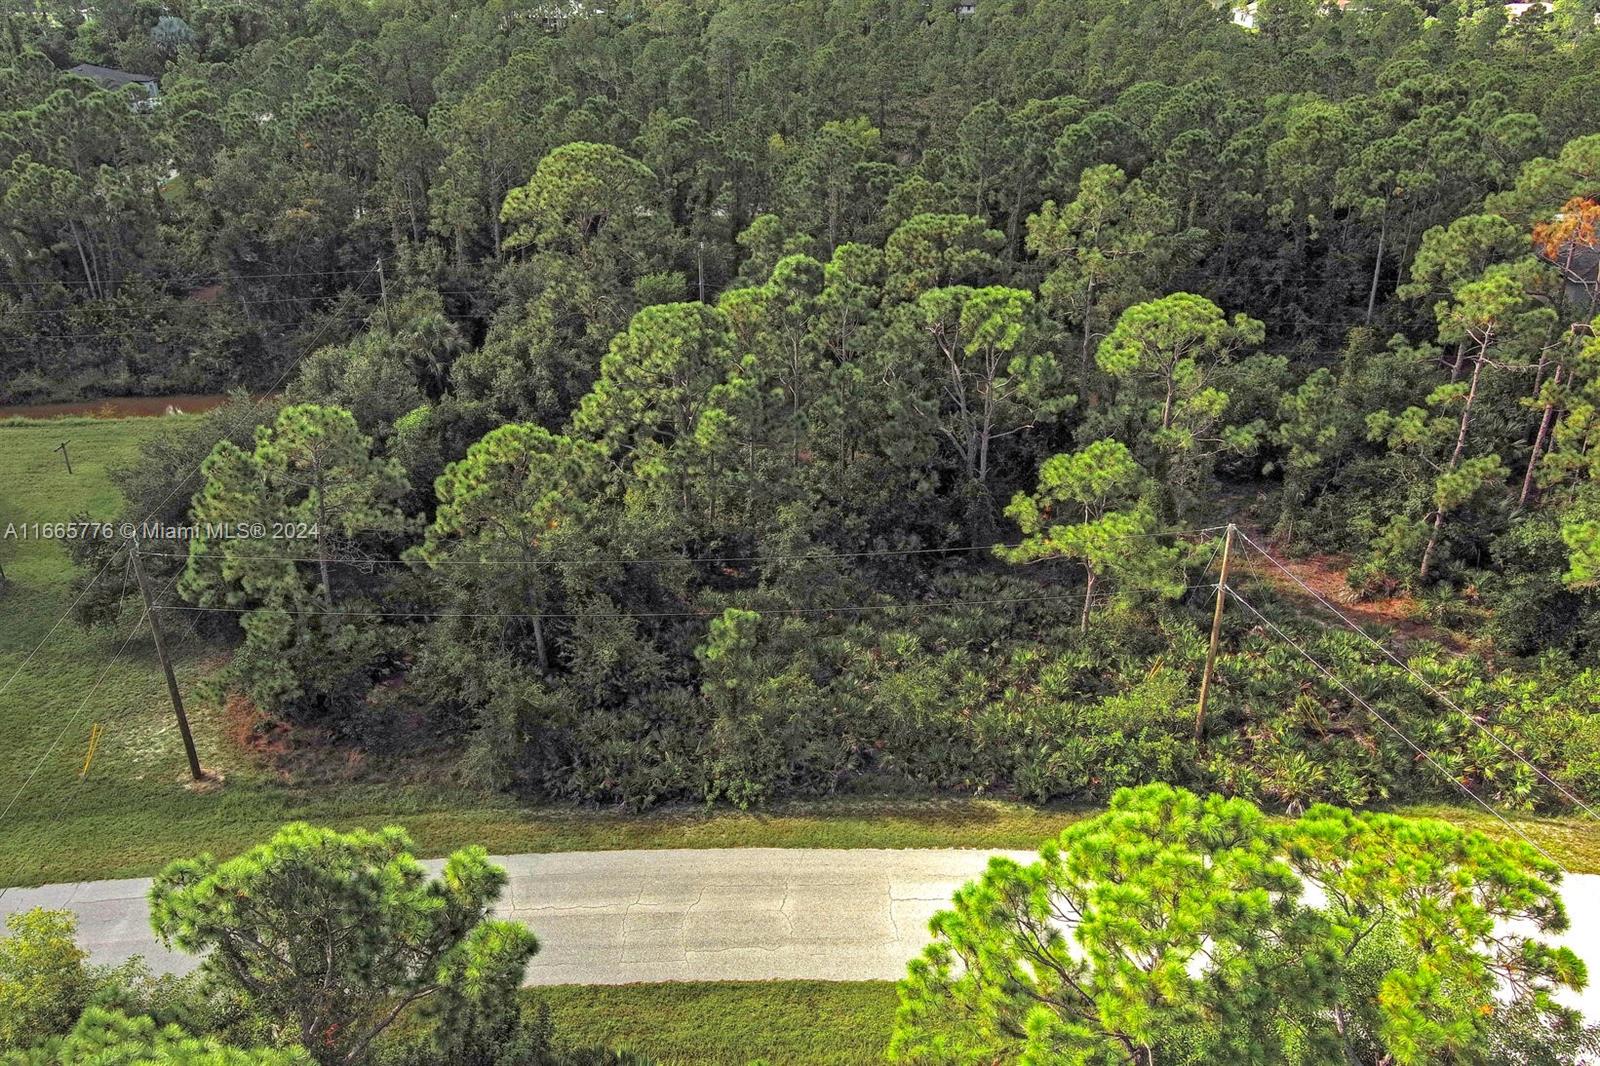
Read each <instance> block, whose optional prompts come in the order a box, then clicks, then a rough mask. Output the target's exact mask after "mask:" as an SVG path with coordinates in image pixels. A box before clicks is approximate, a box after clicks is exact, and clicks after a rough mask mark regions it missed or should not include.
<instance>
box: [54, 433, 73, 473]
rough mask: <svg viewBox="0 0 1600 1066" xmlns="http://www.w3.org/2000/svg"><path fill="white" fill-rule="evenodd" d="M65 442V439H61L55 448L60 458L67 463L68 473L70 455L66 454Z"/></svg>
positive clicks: (70, 462)
mask: <svg viewBox="0 0 1600 1066" xmlns="http://www.w3.org/2000/svg"><path fill="white" fill-rule="evenodd" d="M67 443H68V442H67V441H62V442H61V443H60V444H57V445H56V449H55V450H56V451H58V452H60V453H61V458H62V460H63V461H65V462H66V464H67V473H69V474H70V473H72V456H70V455H68V454H67Z"/></svg>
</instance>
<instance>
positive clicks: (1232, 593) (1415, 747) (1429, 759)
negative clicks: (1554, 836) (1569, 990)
mask: <svg viewBox="0 0 1600 1066" xmlns="http://www.w3.org/2000/svg"><path fill="white" fill-rule="evenodd" d="M1228 596H1229V598H1230V599H1232V600H1234V601H1235V602H1237V603H1239V604H1240V605H1241V606H1243V607H1244V608H1245V609H1246V610H1248V611H1249V612H1250V613H1251V614H1253V615H1255V616H1256V618H1258V619H1260V620H1261V622H1262V623H1263V624H1264V625H1265V626H1267V628H1268V629H1270V630H1272V632H1273V633H1275V634H1276V635H1277V637H1278V638H1279V639H1280V640H1282V641H1283V642H1284V643H1285V644H1288V645H1289V646H1290V647H1291V648H1293V649H1294V650H1295V651H1297V652H1299V653H1300V656H1301V657H1302V658H1303V659H1305V660H1306V662H1308V663H1310V664H1311V665H1312V666H1313V667H1315V668H1316V669H1317V671H1318V672H1319V673H1320V674H1322V676H1323V677H1325V678H1327V679H1328V680H1329V681H1331V682H1333V683H1334V684H1335V685H1336V686H1338V687H1339V689H1340V690H1342V691H1343V692H1344V693H1345V695H1347V696H1349V697H1350V698H1351V699H1353V700H1355V701H1356V703H1357V704H1359V705H1360V706H1361V707H1362V708H1364V709H1365V710H1366V712H1367V713H1368V714H1370V715H1371V716H1372V717H1373V718H1374V719H1376V720H1377V721H1378V722H1380V723H1382V724H1383V725H1384V726H1385V727H1386V728H1388V730H1389V731H1390V732H1391V733H1393V734H1394V735H1395V736H1397V737H1399V738H1400V740H1401V741H1402V742H1404V743H1405V745H1406V746H1407V747H1408V748H1410V749H1411V750H1412V751H1414V752H1416V754H1417V757H1418V758H1420V759H1422V760H1423V761H1424V762H1426V763H1427V764H1428V765H1429V766H1431V767H1432V768H1433V769H1434V770H1436V771H1438V772H1439V774H1440V775H1441V776H1442V777H1444V778H1445V779H1446V780H1448V781H1449V782H1450V783H1451V784H1453V785H1455V786H1456V788H1458V789H1460V790H1461V791H1462V792H1463V793H1465V794H1466V796H1467V797H1468V798H1469V799H1471V800H1472V801H1473V802H1474V803H1476V804H1477V805H1478V806H1480V807H1482V808H1483V809H1484V810H1486V811H1488V812H1489V813H1490V814H1491V815H1493V816H1494V818H1495V819H1496V820H1497V821H1499V822H1500V824H1501V825H1504V826H1505V827H1506V828H1507V829H1509V830H1511V831H1512V832H1513V833H1515V834H1516V835H1517V836H1519V837H1521V838H1522V839H1523V841H1524V842H1526V843H1527V845H1528V846H1529V847H1531V848H1533V849H1534V850H1535V851H1537V852H1538V853H1539V854H1540V855H1543V856H1544V857H1545V858H1546V859H1549V860H1550V862H1552V863H1554V864H1555V865H1556V867H1558V868H1560V869H1562V870H1565V869H1566V868H1565V867H1564V866H1562V864H1561V862H1560V861H1559V860H1558V859H1556V857H1555V856H1554V855H1551V854H1550V853H1549V852H1548V851H1546V850H1545V849H1544V848H1543V847H1541V846H1540V845H1539V844H1538V842H1536V841H1535V840H1534V839H1533V838H1532V837H1530V836H1529V835H1528V834H1527V833H1526V832H1524V831H1523V830H1522V828H1521V827H1519V826H1517V825H1516V824H1515V823H1513V822H1512V821H1511V820H1510V819H1508V818H1506V816H1505V815H1503V814H1501V813H1500V812H1499V811H1498V810H1496V809H1495V808H1494V806H1493V805H1492V804H1490V803H1489V802H1488V801H1487V800H1485V799H1483V798H1482V797H1481V796H1479V795H1478V794H1477V793H1476V792H1474V791H1472V789H1471V788H1470V787H1469V786H1468V785H1467V784H1466V783H1465V782H1464V781H1462V780H1461V779H1460V778H1458V777H1456V776H1455V775H1454V774H1452V773H1451V772H1450V771H1449V770H1447V769H1445V768H1444V767H1443V766H1442V765H1440V763H1439V762H1438V760H1436V759H1435V758H1434V757H1433V755H1432V754H1431V753H1430V752H1429V751H1428V750H1427V749H1425V748H1423V747H1422V746H1421V745H1419V744H1417V743H1416V741H1414V740H1412V739H1411V738H1410V737H1409V736H1407V735H1406V734H1405V732H1404V731H1403V730H1402V729H1401V728H1400V727H1399V726H1397V725H1395V724H1394V723H1393V722H1391V721H1389V719H1388V718H1386V717H1384V715H1383V714H1382V713H1380V712H1379V711H1378V710H1377V708H1375V707H1373V706H1372V704H1371V703H1369V702H1367V701H1366V700H1365V699H1363V698H1362V697H1361V696H1360V695H1359V694H1358V693H1357V692H1356V691H1355V690H1354V689H1352V688H1351V687H1350V686H1349V685H1346V684H1345V683H1344V682H1343V681H1341V680H1340V679H1339V678H1338V677H1337V676H1336V675H1335V674H1334V673H1333V671H1331V670H1329V669H1328V668H1327V667H1326V666H1324V665H1323V664H1322V663H1321V662H1319V661H1318V660H1317V658H1316V657H1315V656H1313V655H1312V654H1311V653H1310V652H1308V651H1306V649H1305V648H1303V647H1302V646H1301V645H1300V644H1299V643H1298V642H1296V641H1295V639H1294V638H1293V637H1291V636H1289V635H1288V634H1287V633H1285V632H1284V631H1283V630H1282V629H1281V628H1279V626H1278V624H1277V623H1276V622H1274V621H1272V619H1270V618H1268V617H1267V616H1266V615H1264V614H1262V613H1261V612H1260V611H1259V610H1257V609H1256V607H1255V605H1254V604H1252V603H1251V602H1250V601H1249V600H1247V599H1245V598H1244V597H1243V596H1241V595H1239V593H1238V591H1237V590H1236V589H1234V588H1233V587H1232V586H1230V587H1229V589H1228Z"/></svg>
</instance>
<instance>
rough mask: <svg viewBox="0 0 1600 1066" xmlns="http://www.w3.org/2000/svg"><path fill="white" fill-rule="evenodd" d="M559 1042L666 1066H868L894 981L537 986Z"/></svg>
mask: <svg viewBox="0 0 1600 1066" xmlns="http://www.w3.org/2000/svg"><path fill="white" fill-rule="evenodd" d="M526 995H527V996H528V998H529V999H530V1000H531V1001H538V1000H543V1001H544V1002H545V1003H548V1004H549V1006H550V1016H551V1019H552V1020H553V1021H554V1023H555V1035H556V1041H557V1042H558V1043H560V1044H563V1045H568V1046H573V1047H597V1046H602V1045H603V1046H606V1047H613V1048H618V1049H624V1050H628V1051H635V1052H638V1053H640V1054H643V1055H646V1056H649V1057H650V1058H652V1059H654V1060H655V1061H656V1062H658V1063H660V1066H690V1064H693V1066H745V1064H746V1063H748V1062H751V1061H753V1060H757V1059H760V1060H764V1061H766V1062H769V1063H772V1064H773V1066H778V1064H782V1066H865V1064H867V1063H881V1062H882V1061H883V1050H884V1047H885V1046H886V1045H887V1044H888V1042H889V1030H890V1028H891V1027H892V1026H893V1024H894V1009H895V993H894V985H893V984H892V983H890V982H888V981H759V982H736V981H697V982H687V983H683V984H659V985H657V984H650V985H560V986H556V987H552V988H539V989H532V990H530V991H529V992H527V993H526Z"/></svg>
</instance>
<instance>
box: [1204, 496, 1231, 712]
mask: <svg viewBox="0 0 1600 1066" xmlns="http://www.w3.org/2000/svg"><path fill="white" fill-rule="evenodd" d="M1232 554H1233V523H1232V522H1229V523H1228V531H1227V533H1225V534H1223V537H1222V572H1221V573H1220V574H1218V575H1217V607H1216V610H1214V611H1213V612H1212V613H1211V646H1210V647H1209V648H1207V649H1206V669H1205V673H1203V674H1201V675H1200V704H1199V706H1197V707H1196V708H1195V712H1194V742H1195V743H1196V744H1199V743H1200V741H1201V738H1202V737H1203V736H1204V735H1205V728H1206V699H1207V698H1208V697H1209V696H1210V695H1211V673H1212V671H1213V670H1214V669H1215V668H1216V665H1217V638H1218V637H1219V636H1221V635H1222V605H1223V603H1225V602H1226V601H1227V598H1228V560H1229V558H1230V557H1231V556H1232Z"/></svg>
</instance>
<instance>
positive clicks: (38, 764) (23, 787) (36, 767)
mask: <svg viewBox="0 0 1600 1066" xmlns="http://www.w3.org/2000/svg"><path fill="white" fill-rule="evenodd" d="M106 562H107V563H108V564H109V563H110V560H109V559H108V560H106ZM176 580H177V579H176V578H174V579H173V582H174V583H175V582H176ZM168 587H169V588H170V587H171V584H170V583H169V585H168ZM122 590H123V592H124V593H126V592H127V590H128V568H127V566H126V565H125V566H124V567H123V572H122ZM163 591H166V590H163ZM145 613H146V612H141V613H140V615H139V617H138V619H137V620H135V621H134V623H133V628H132V629H130V630H128V635H127V636H126V637H124V638H123V640H122V644H121V645H120V646H119V647H118V648H117V651H116V654H114V655H111V656H108V657H107V658H106V662H105V665H104V666H102V667H101V668H100V673H99V674H98V675H97V676H96V677H95V679H94V684H93V685H92V686H90V688H89V691H88V692H86V693H84V696H83V699H82V700H81V701H79V703H78V708H77V710H75V711H73V712H72V716H71V717H70V718H68V719H67V721H66V723H65V724H64V725H62V727H61V729H60V731H58V732H57V733H56V736H55V739H54V740H52V741H51V742H50V746H49V747H48V748H46V749H45V751H44V754H42V755H40V756H39V758H38V760H37V761H35V762H34V764H33V769H32V770H31V771H29V773H28V776H27V777H26V778H25V779H23V782H22V784H20V785H18V786H17V791H16V793H15V794H14V795H12V797H11V800H10V802H9V803H7V804H6V809H5V810H4V811H0V824H3V823H4V822H5V819H6V815H8V814H10V813H11V808H12V807H15V806H16V805H17V800H19V799H21V798H22V794H23V793H24V792H26V791H27V790H28V786H29V785H31V784H32V783H33V779H34V778H35V777H37V776H39V771H40V769H41V768H43V766H44V764H45V760H47V759H49V758H50V756H51V755H53V754H54V753H55V750H56V748H57V747H58V746H60V744H61V740H62V738H63V737H65V736H66V735H67V732H68V731H69V730H70V729H71V728H72V727H73V726H74V725H76V724H77V722H78V719H79V718H81V717H82V716H83V711H84V708H85V707H87V706H89V701H90V700H91V699H93V698H94V695H95V693H97V692H99V691H100V686H101V684H102V683H103V682H104V681H105V679H106V676H107V675H108V674H110V672H111V667H112V664H114V663H115V662H116V661H117V660H118V659H119V658H121V656H122V653H123V652H125V651H127V650H128V645H129V644H130V643H132V642H133V638H134V636H135V635H136V634H137V633H138V632H139V626H140V625H142V624H143V623H144V616H145Z"/></svg>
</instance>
